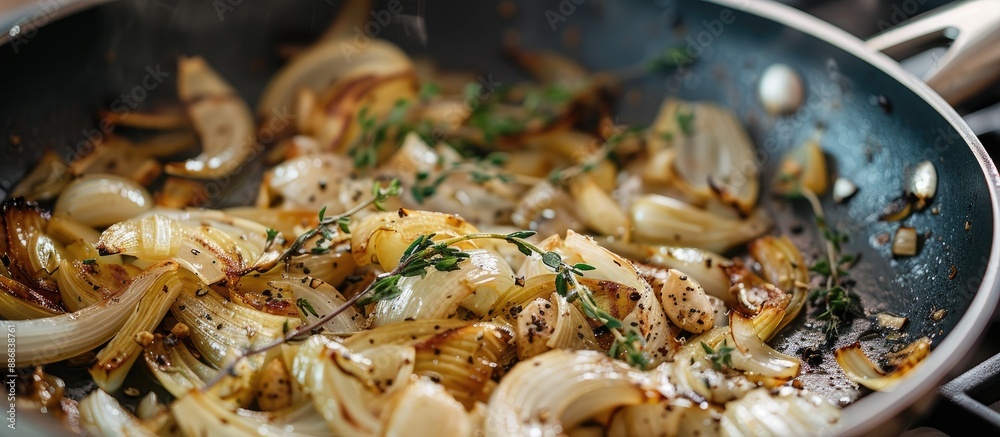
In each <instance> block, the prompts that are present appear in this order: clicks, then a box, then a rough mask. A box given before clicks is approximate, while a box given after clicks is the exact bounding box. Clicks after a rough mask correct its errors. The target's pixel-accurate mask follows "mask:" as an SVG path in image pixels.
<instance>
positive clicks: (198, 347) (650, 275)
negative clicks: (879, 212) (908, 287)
mask: <svg viewBox="0 0 1000 437" xmlns="http://www.w3.org/2000/svg"><path fill="white" fill-rule="evenodd" d="M341 27H342V26H341ZM349 34H350V33H349V32H345V31H343V30H342V29H340V28H339V27H338V26H334V27H333V28H332V29H331V30H330V31H329V32H327V34H325V35H324V37H323V39H322V40H320V41H319V42H317V43H315V44H314V45H313V46H311V47H309V48H307V49H306V50H304V51H303V52H301V53H298V54H297V55H295V56H294V57H293V58H291V60H290V61H289V63H288V65H287V66H285V67H284V68H283V69H282V70H281V71H280V72H279V73H278V74H277V75H276V76H275V77H274V78H273V79H272V80H271V82H270V83H269V85H268V86H267V88H266V89H265V90H264V92H263V94H262V96H261V99H260V104H259V106H258V110H257V111H256V114H255V111H253V110H251V108H250V107H249V106H248V104H247V103H246V101H245V99H244V97H243V96H240V95H239V94H238V93H237V92H236V91H235V90H234V89H233V88H232V87H231V86H230V85H229V84H228V83H227V81H226V78H224V77H222V76H221V75H219V74H218V73H217V72H216V71H214V70H213V68H212V66H211V65H210V60H207V59H203V58H200V57H182V58H180V59H179V60H178V64H177V69H178V70H177V71H178V74H177V75H176V76H177V80H178V96H177V105H176V107H173V108H167V109H162V110H157V111H149V112H141V113H140V112H132V113H128V114H125V115H122V114H116V113H114V112H108V113H106V114H102V116H103V117H104V118H105V119H107V120H110V121H111V122H112V123H114V124H115V125H116V126H118V127H119V128H121V130H122V131H129V130H131V131H133V132H135V131H143V133H144V134H145V135H143V136H141V137H127V136H125V135H122V136H114V135H109V136H108V137H107V138H106V139H105V140H104V141H103V142H102V143H100V144H98V145H97V146H96V148H95V149H94V150H93V151H92V153H90V154H88V155H86V156H81V157H78V158H77V159H75V160H73V161H72V162H64V161H62V159H61V158H60V157H59V156H57V155H56V154H54V153H48V154H46V155H45V156H44V157H43V158H42V160H41V161H40V162H39V163H38V164H37V167H36V168H35V169H34V170H33V171H32V172H31V173H30V174H29V175H28V176H27V177H26V178H25V179H24V180H22V182H21V184H20V185H19V186H18V187H17V188H15V190H14V191H13V193H12V195H11V197H10V198H9V199H7V200H6V202H5V203H4V204H3V211H2V213H3V215H2V225H3V226H2V227H0V230H2V231H3V238H0V244H2V245H3V250H2V251H3V253H4V258H3V265H2V268H0V289H2V290H3V293H0V316H2V318H3V319H4V320H2V321H0V325H2V326H3V327H4V328H6V329H7V330H8V331H9V332H15V333H16V339H17V343H16V364H17V365H18V366H21V367H23V368H24V369H25V371H24V372H23V373H24V378H23V379H24V381H22V382H23V383H21V384H19V387H20V391H21V392H20V397H19V400H18V402H19V403H20V405H21V406H22V407H23V408H35V409H43V410H44V411H46V412H47V413H48V414H51V415H54V416H56V417H57V418H58V419H59V420H61V421H63V423H65V425H66V426H67V427H68V428H69V429H72V430H74V431H78V432H86V433H89V434H93V435H119V434H124V433H137V434H150V435H153V434H155V435H243V434H246V435H250V434H270V433H275V434H288V435H328V434H331V433H332V434H335V435H403V434H407V435H409V434H412V433H426V434H433V435H481V434H485V435H561V434H566V435H571V434H572V435H582V434H584V433H588V432H592V433H607V434H609V435H654V434H656V435H660V434H665V435H689V434H694V433H700V435H717V434H718V435H770V434H775V435H807V434H808V435H813V434H817V433H827V432H832V430H833V429H835V427H836V425H837V422H838V419H839V417H840V406H841V405H839V404H838V403H837V400H831V399H826V398H825V397H823V396H821V395H819V394H817V393H815V392H813V391H810V390H809V388H808V387H804V386H803V384H802V383H801V381H799V380H797V377H798V376H799V375H800V374H801V373H802V372H803V371H804V370H803V369H804V367H805V366H804V365H803V360H808V359H810V356H811V355H815V354H824V353H835V354H836V359H837V361H838V362H839V363H840V364H841V367H842V370H843V371H844V372H845V374H846V376H847V378H848V379H849V380H851V381H854V382H855V383H857V384H860V385H862V386H864V387H867V388H868V389H872V390H879V389H885V388H887V387H890V386H891V385H892V384H893V383H894V382H896V381H898V380H899V378H900V377H902V376H903V375H905V374H906V373H907V372H908V371H909V370H911V369H912V368H913V367H914V366H916V365H918V363H919V362H920V360H921V359H922V358H923V357H925V356H926V355H927V354H928V353H929V350H930V341H929V340H928V339H926V338H922V339H919V340H917V341H915V342H912V343H909V346H908V347H906V348H904V349H902V350H899V351H898V352H897V353H895V354H893V355H891V356H887V357H875V358H876V361H877V362H878V364H876V362H873V361H872V360H871V359H870V358H869V357H867V356H865V354H864V353H863V352H862V350H861V348H860V346H859V345H857V344H855V345H853V346H850V347H845V348H840V349H837V350H836V351H833V350H829V349H826V350H824V349H823V347H829V344H830V343H827V344H826V346H824V345H823V344H818V345H816V347H813V348H808V352H807V353H806V355H805V356H804V357H803V356H792V355H788V354H785V353H781V352H778V351H777V350H775V349H773V348H772V347H771V346H769V344H768V341H769V340H771V339H772V338H773V337H774V336H775V335H777V334H779V333H780V332H781V331H782V330H783V329H785V328H786V326H788V325H789V324H790V323H791V322H792V321H793V320H795V319H796V318H799V317H809V318H811V319H813V320H814V321H815V322H816V323H814V324H812V325H810V326H811V329H815V330H819V331H822V332H823V333H825V335H826V336H827V338H832V337H835V336H836V335H837V333H838V331H839V329H840V328H841V327H842V326H843V325H844V324H845V323H851V321H852V320H853V319H856V318H865V317H875V318H877V320H878V323H879V326H880V327H881V328H882V329H885V330H887V331H889V332H892V331H893V330H899V329H900V328H902V326H903V325H904V324H905V323H906V319H905V318H903V317H898V316H895V315H893V314H889V313H880V314H869V313H866V311H865V309H864V307H863V305H862V301H861V299H860V298H859V296H858V295H857V294H856V293H855V292H853V291H852V281H850V269H851V267H852V266H853V265H854V264H855V263H857V262H864V260H859V259H857V257H856V256H854V255H853V254H850V253H846V252H845V251H844V250H843V248H842V244H843V242H844V241H845V239H846V238H849V236H847V235H845V234H844V233H843V232H842V231H841V230H839V229H836V228H835V227H834V226H832V225H831V224H829V223H827V222H826V220H825V216H824V211H823V208H822V206H821V202H820V198H821V197H823V196H833V197H834V198H835V199H836V201H838V202H849V201H850V196H851V195H852V194H854V192H855V191H857V189H858V188H857V187H856V186H854V185H853V183H851V181H849V180H846V179H843V178H834V177H833V176H832V175H831V172H829V171H828V168H829V167H830V166H829V165H828V163H827V157H826V156H825V155H824V153H823V150H822V148H821V147H820V140H819V138H821V135H822V133H821V132H817V137H816V138H815V139H813V140H810V141H807V142H806V143H804V144H802V145H800V146H798V147H796V148H794V149H793V151H792V152H791V153H789V154H788V156H786V157H785V158H784V161H783V164H782V165H781V169H780V171H779V172H778V174H774V175H771V174H761V169H760V166H759V164H758V163H757V161H756V158H755V156H756V155H755V148H754V145H753V144H752V143H751V141H750V139H749V136H748V135H747V133H746V132H745V131H744V128H743V126H742V125H741V123H740V121H739V119H738V118H737V117H736V115H735V114H733V113H732V112H731V111H729V110H727V109H726V108H723V107H720V106H717V105H715V104H712V103H707V102H688V101H680V100H676V99H672V98H668V99H666V100H665V101H664V102H663V104H662V106H661V108H660V110H659V113H658V114H656V115H655V117H653V118H651V120H650V124H649V125H648V126H642V127H637V126H621V125H619V124H617V123H616V122H615V110H614V108H615V105H616V103H617V101H618V98H619V84H618V78H617V77H616V76H615V75H614V74H608V73H600V72H588V71H586V70H585V69H584V68H582V67H581V66H580V65H578V64H576V63H574V62H573V61H571V60H569V59H566V58H563V57H561V56H558V55H556V54H554V53H549V52H541V51H526V50H512V51H511V52H510V53H509V55H510V57H511V59H512V60H513V61H514V62H516V63H517V64H519V65H520V66H522V67H524V68H525V70H526V71H527V72H528V73H530V74H531V75H532V76H533V77H534V80H532V81H528V82H523V83H516V84H510V85H501V86H496V85H495V84H493V83H492V82H491V81H489V80H486V79H485V78H481V77H479V78H477V77H476V76H475V75H474V74H467V73H464V72H447V71H440V70H438V69H436V68H435V67H434V66H433V65H432V64H430V63H428V62H425V61H423V60H419V59H412V58H411V57H409V56H408V55H407V54H405V53H404V52H403V51H401V50H400V49H398V48H397V47H395V46H393V45H392V44H391V43H389V42H387V41H383V40H378V39H373V40H372V41H371V42H370V44H368V45H367V46H365V47H363V48H358V50H356V52H352V53H349V54H346V53H344V52H343V50H342V48H341V47H342V45H341V42H343V41H344V39H343V38H345V37H346V36H345V35H349ZM347 38H349V37H347ZM677 61H678V58H677V54H676V53H668V54H666V55H664V57H663V58H662V59H656V60H654V61H652V62H650V63H649V64H648V65H645V66H644V67H647V68H648V69H649V70H650V71H653V70H656V69H660V68H669V67H670V65H671V63H676V62H677ZM785 68H787V67H785ZM781 71H782V74H783V75H784V76H783V77H789V76H790V75H794V71H786V70H781ZM769 92H770V91H769ZM779 97H780V96H779ZM787 100H788V99H784V100H782V102H784V103H782V104H781V105H779V106H781V107H782V108H786V109H787V106H788V105H789V103H788V102H787ZM265 145H266V147H265ZM253 162H263V163H265V165H266V166H267V168H266V172H265V174H264V177H263V179H262V180H261V182H260V185H259V190H258V196H257V199H256V203H255V204H253V205H246V206H241V207H233V208H226V209H204V208H200V206H202V205H205V204H206V202H208V200H209V199H210V198H211V197H212V196H214V195H217V194H218V188H219V180H221V179H225V178H230V177H232V176H233V175H234V174H237V173H239V172H242V171H245V170H246V169H247V168H248V165H249V164H250V163H253ZM916 168H917V171H915V172H914V175H913V183H911V184H910V185H909V187H908V189H907V193H906V195H904V196H903V197H901V198H900V199H899V200H898V201H897V202H896V203H894V204H893V205H891V206H890V209H889V210H887V211H886V212H885V214H884V217H883V218H884V219H886V220H899V219H900V218H902V217H905V216H906V215H908V214H911V213H915V212H918V211H920V210H922V209H925V208H927V207H928V205H930V204H931V203H932V202H933V197H934V192H935V189H936V183H937V182H936V174H935V169H934V166H933V165H932V164H930V163H929V162H925V163H921V164H920V165H918V166H917V167H916ZM765 184H766V186H768V187H771V188H772V190H769V191H773V192H775V193H778V194H779V195H781V196H783V197H784V199H785V200H784V201H786V202H789V203H801V204H803V205H808V206H809V208H810V210H811V217H803V223H806V224H807V225H809V226H815V227H816V229H817V230H818V232H819V233H820V234H821V235H823V236H824V240H823V241H821V242H820V246H819V247H808V248H806V247H799V246H797V245H796V243H795V242H793V240H792V239H790V238H788V236H786V235H781V234H779V233H777V232H776V231H775V227H774V226H773V225H774V223H773V221H772V218H771V216H770V214H769V213H768V212H767V211H766V210H765V209H764V208H763V207H762V206H761V205H760V199H759V197H760V196H761V193H762V192H764V191H765V190H764V189H763V187H764V186H765ZM906 229H907V228H901V231H900V233H899V234H897V235H896V238H895V241H894V243H893V244H894V253H895V254H896V255H897V256H919V250H918V246H917V237H916V234H915V231H914V233H913V235H910V233H908V232H907V231H906ZM910 230H911V231H912V229H910ZM803 253H810V254H811V253H816V254H818V255H816V256H809V257H807V256H804V255H803ZM54 363H59V365H61V366H65V367H68V368H77V369H79V368H85V369H86V371H87V372H88V373H89V375H90V377H91V378H92V379H93V382H94V384H95V385H96V388H95V389H94V390H93V391H92V392H90V393H89V394H87V395H86V397H84V398H83V399H82V400H79V401H78V402H77V401H76V400H73V399H71V397H70V396H68V395H67V393H65V385H64V384H63V382H62V380H61V379H60V378H59V377H57V376H55V375H54V374H52V373H51V372H50V371H47V370H48V369H49V367H47V365H52V364H54ZM138 371H146V372H147V373H148V374H149V375H150V376H151V378H152V379H153V380H155V382H156V383H157V384H158V386H159V387H160V388H161V389H162V390H157V391H151V392H148V393H142V392H140V391H139V390H137V389H136V388H135V387H131V386H128V385H127V384H126V381H127V378H126V377H127V376H128V375H129V373H130V372H138ZM112 394H115V395H118V394H124V395H125V396H126V397H142V399H141V401H139V402H138V404H137V406H136V407H135V408H134V411H133V409H132V408H131V407H126V406H123V405H122V404H121V403H119V399H118V398H116V397H115V396H112Z"/></svg>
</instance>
